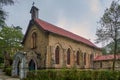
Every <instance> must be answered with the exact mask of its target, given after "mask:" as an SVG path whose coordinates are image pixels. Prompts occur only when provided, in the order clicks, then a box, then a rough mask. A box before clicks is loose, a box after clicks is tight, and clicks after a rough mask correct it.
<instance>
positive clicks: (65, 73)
mask: <svg viewBox="0 0 120 80" xmlns="http://www.w3.org/2000/svg"><path fill="white" fill-rule="evenodd" d="M33 78H34V80H120V71H107V70H103V71H93V70H77V69H64V70H39V71H30V72H28V75H27V78H26V79H24V80H33Z"/></svg>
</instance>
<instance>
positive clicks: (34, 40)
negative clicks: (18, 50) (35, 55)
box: [31, 32, 37, 48]
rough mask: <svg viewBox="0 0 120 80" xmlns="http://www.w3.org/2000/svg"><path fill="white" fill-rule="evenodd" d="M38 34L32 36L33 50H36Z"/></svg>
mask: <svg viewBox="0 0 120 80" xmlns="http://www.w3.org/2000/svg"><path fill="white" fill-rule="evenodd" d="M36 41H37V34H36V33H35V32H34V33H33V34H32V43H31V44H32V48H36Z"/></svg>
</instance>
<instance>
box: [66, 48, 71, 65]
mask: <svg viewBox="0 0 120 80" xmlns="http://www.w3.org/2000/svg"><path fill="white" fill-rule="evenodd" d="M67 64H68V65H69V64H70V49H68V50H67Z"/></svg>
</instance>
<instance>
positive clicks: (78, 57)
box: [76, 51, 80, 65]
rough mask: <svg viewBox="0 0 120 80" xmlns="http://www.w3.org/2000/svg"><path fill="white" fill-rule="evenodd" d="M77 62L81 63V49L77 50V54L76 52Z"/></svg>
mask: <svg viewBox="0 0 120 80" xmlns="http://www.w3.org/2000/svg"><path fill="white" fill-rule="evenodd" d="M76 58H77V59H76V60H77V61H76V62H77V65H79V64H80V53H79V51H77V54H76Z"/></svg>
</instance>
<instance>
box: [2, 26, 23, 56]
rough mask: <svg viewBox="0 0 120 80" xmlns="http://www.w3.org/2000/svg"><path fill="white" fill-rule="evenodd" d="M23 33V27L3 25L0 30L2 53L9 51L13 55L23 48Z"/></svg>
mask: <svg viewBox="0 0 120 80" xmlns="http://www.w3.org/2000/svg"><path fill="white" fill-rule="evenodd" d="M22 39H23V33H22V29H21V28H17V27H3V28H2V30H1V31H0V49H1V50H0V53H4V52H8V53H10V54H11V55H12V54H14V53H15V52H16V51H18V50H20V49H21V48H22V45H21V41H22Z"/></svg>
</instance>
